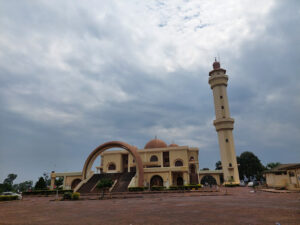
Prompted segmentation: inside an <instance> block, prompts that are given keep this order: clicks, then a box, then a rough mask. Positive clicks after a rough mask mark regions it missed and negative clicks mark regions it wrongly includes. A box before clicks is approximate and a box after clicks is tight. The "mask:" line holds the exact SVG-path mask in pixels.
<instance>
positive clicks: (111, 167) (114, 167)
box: [108, 163, 116, 170]
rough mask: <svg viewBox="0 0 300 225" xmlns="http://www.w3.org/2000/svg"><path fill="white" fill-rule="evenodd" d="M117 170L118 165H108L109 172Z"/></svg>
mask: <svg viewBox="0 0 300 225" xmlns="http://www.w3.org/2000/svg"><path fill="white" fill-rule="evenodd" d="M115 169H116V164H114V163H110V164H109V165H108V170H115Z"/></svg>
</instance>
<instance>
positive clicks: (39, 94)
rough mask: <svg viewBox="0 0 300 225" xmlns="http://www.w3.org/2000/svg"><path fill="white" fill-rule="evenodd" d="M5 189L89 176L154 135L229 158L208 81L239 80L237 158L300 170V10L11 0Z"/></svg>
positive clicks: (7, 12)
mask: <svg viewBox="0 0 300 225" xmlns="http://www.w3.org/2000/svg"><path fill="white" fill-rule="evenodd" d="M0 5H1V6H0V105H1V107H0V182H2V181H3V179H4V178H5V177H6V176H7V174H8V173H16V174H18V178H17V180H16V182H21V181H24V180H29V179H30V180H33V181H34V182H35V181H36V180H37V179H38V177H39V176H41V175H42V173H43V172H50V171H52V170H55V171H58V172H71V171H81V170H82V167H83V164H84V161H85V159H86V158H87V156H88V155H89V153H90V152H91V151H92V150H93V149H94V148H96V147H97V146H98V145H100V144H102V143H104V142H106V141H111V140H120V141H125V142H127V143H129V144H132V145H135V146H137V147H139V148H143V147H144V145H145V144H146V143H147V142H148V141H149V140H150V139H153V138H154V136H155V135H157V136H158V138H160V139H162V140H164V141H165V142H166V143H168V144H170V143H172V142H175V143H177V144H179V145H188V146H194V147H199V164H200V168H203V167H209V168H210V169H214V167H215V162H216V161H218V160H219V159H220V155H219V147H218V142H217V141H218V140H217V133H216V131H215V128H214V126H213V123H212V121H213V119H214V118H215V114H214V107H213V96H212V91H211V89H210V86H209V84H208V72H209V71H210V70H211V69H212V63H213V61H214V57H215V56H219V57H220V59H221V66H222V67H223V68H224V69H226V70H227V74H228V75H229V85H228V97H229V105H230V111H231V116H232V117H233V118H234V119H235V129H234V131H233V132H234V138H235V144H236V152H237V154H238V155H240V153H241V152H243V151H252V152H254V153H255V154H256V155H257V156H258V157H259V158H260V159H261V161H262V163H264V164H266V163H268V162H273V161H279V162H282V163H294V162H300V149H299V147H300V1H297V0H295V1H292V0H287V1H279V0H278V1H272V0H264V1H261V0H257V1H253V0H248V1H247V0H245V1H238V0H236V1H234V0H229V1H222V0H215V1H212V0H206V1H205V0H203V1H199V0H195V1H187V0H186V1H179V0H178V1H177V0H176V1H175V0H172V1H138V0H137V1H104V0H103V1H99V0H90V1H76V0H75V1H74V0H66V1H60V0H51V1H48V0H44V1H43V0H24V1H18V0H9V1H7V0H0Z"/></svg>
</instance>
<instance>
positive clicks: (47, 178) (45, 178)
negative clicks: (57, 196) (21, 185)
mask: <svg viewBox="0 0 300 225" xmlns="http://www.w3.org/2000/svg"><path fill="white" fill-rule="evenodd" d="M43 177H44V181H45V182H46V185H47V187H48V186H50V184H51V179H50V177H49V173H46V172H44V173H43Z"/></svg>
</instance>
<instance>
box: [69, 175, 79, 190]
mask: <svg viewBox="0 0 300 225" xmlns="http://www.w3.org/2000/svg"><path fill="white" fill-rule="evenodd" d="M80 182H81V179H79V178H78V179H75V180H73V181H72V184H71V189H72V190H74V188H75V187H76V186H77V185H78V184H79V183H80Z"/></svg>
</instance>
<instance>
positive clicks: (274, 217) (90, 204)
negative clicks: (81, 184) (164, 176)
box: [0, 188, 300, 225]
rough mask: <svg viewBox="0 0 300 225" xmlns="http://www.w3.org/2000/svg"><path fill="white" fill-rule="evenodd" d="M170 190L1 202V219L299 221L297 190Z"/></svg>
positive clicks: (82, 224) (24, 221)
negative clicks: (106, 197)
mask: <svg viewBox="0 0 300 225" xmlns="http://www.w3.org/2000/svg"><path fill="white" fill-rule="evenodd" d="M227 190H228V195H224V191H225V190H224V189H222V192H219V193H172V194H154V195H147V196H146V195H145V196H144V197H143V198H128V199H110V200H81V201H51V200H53V197H48V198H47V197H27V198H24V199H23V200H22V201H13V202H1V203H0V224H1V225H4V224H18V225H22V224H37V225H42V224H47V225H48V224H49V225H50V224H51V225H55V224H75V225H77V224H80V225H85V224H86V225H89V224H93V225H94V224H105V225H108V224H128V225H129V224H132V225H136V224H189V225H190V224H218V225H219V224H235V225H236V224H262V225H267V224H273V225H275V224H276V222H278V223H280V224H281V225H287V224H296V225H300V193H268V192H256V193H251V192H250V190H251V189H249V188H228V189H227Z"/></svg>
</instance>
